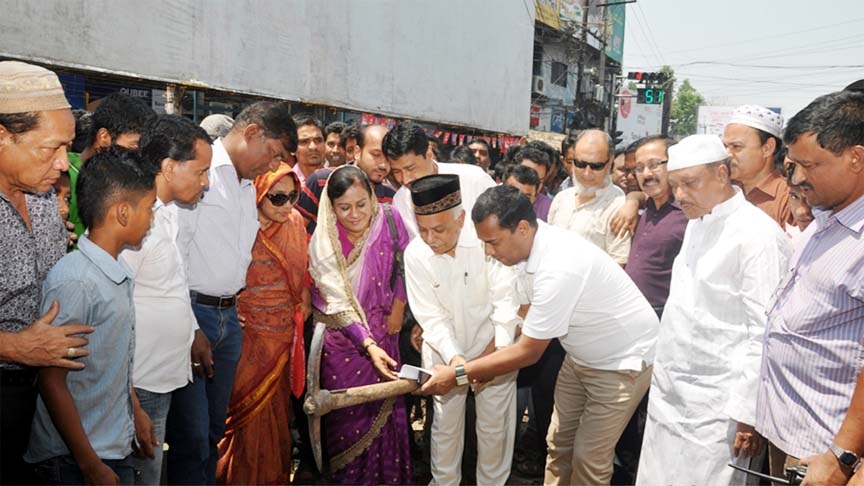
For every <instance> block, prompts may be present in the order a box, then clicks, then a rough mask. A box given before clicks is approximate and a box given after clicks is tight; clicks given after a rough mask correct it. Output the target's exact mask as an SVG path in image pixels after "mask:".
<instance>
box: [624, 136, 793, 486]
mask: <svg viewBox="0 0 864 486" xmlns="http://www.w3.org/2000/svg"><path fill="white" fill-rule="evenodd" d="M728 164H729V163H728V159H727V154H726V151H725V149H724V147H723V144H722V142H721V141H720V139H719V138H718V137H716V136H713V135H693V136H690V137H687V138H685V139H684V140H682V141H681V142H680V143H678V144H677V145H674V146H672V147H670V148H669V162H668V170H669V181H670V184H671V186H672V189H673V192H674V195H675V200H676V201H677V203H678V205H679V206H680V207H681V209H682V210H683V211H684V214H685V215H686V216H687V218H688V219H689V220H690V221H689V223H688V225H687V230H686V231H685V233H684V242H683V244H682V247H681V252H680V253H679V254H678V257H677V258H676V259H675V262H674V264H673V266H672V284H671V288H670V293H669V299H668V301H667V302H666V308H665V310H664V312H663V318H662V321H661V323H660V335H659V337H658V339H657V356H656V358H655V360H654V375H653V378H652V381H651V394H650V399H649V402H648V422H647V424H646V426H645V437H644V439H643V447H642V455H641V459H640V461H639V473H638V477H637V479H636V484H642V485H657V484H664V485H665V484H688V485H689V484H744V483H745V482H747V481H748V478H747V476H746V475H745V474H744V473H741V472H737V471H735V470H734V469H732V468H730V467H728V466H727V464H728V463H729V462H734V463H736V464H737V465H739V466H743V467H748V465H749V462H750V457H751V456H754V455H757V454H759V453H761V452H762V450H763V447H762V446H763V445H764V441H763V440H762V438H761V437H759V435H758V434H757V433H756V432H755V430H754V429H753V424H754V423H755V418H756V417H755V416H756V392H757V387H758V380H759V368H760V364H761V359H762V337H763V333H764V330H765V320H766V316H765V307H766V304H767V303H768V301H769V299H770V297H771V295H772V292H774V289H775V287H776V286H777V283H778V282H779V281H780V277H781V275H782V272H783V269H784V268H785V267H786V261H787V258H788V256H789V254H790V247H789V242H788V238H787V237H786V236H785V235H784V233H783V232H782V230H781V229H780V227H779V226H778V225H777V224H776V223H775V222H774V220H772V219H771V218H770V217H769V216H768V215H766V214H765V213H764V212H762V211H761V210H759V209H758V208H756V206H753V205H752V204H750V203H748V202H747V201H745V200H744V195H743V194H742V193H741V190H740V189H738V188H737V187H734V186H732V184H731V182H730V179H729V165H728Z"/></svg>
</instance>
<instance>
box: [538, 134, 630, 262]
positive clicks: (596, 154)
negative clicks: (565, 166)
mask: <svg viewBox="0 0 864 486" xmlns="http://www.w3.org/2000/svg"><path fill="white" fill-rule="evenodd" d="M575 140H576V143H575V144H574V145H573V160H572V164H573V172H572V174H571V175H572V177H573V179H572V180H573V187H571V188H569V189H566V190H564V191H561V192H559V193H558V194H557V195H556V196H555V199H553V200H552V206H551V207H550V208H549V217H548V221H549V224H551V225H554V226H560V227H562V228H566V229H569V230H573V231H575V232H576V233H579V235H581V236H582V237H583V238H585V239H586V240H588V241H590V242H591V243H594V244H595V245H597V246H598V247H599V248H600V249H602V250H603V251H605V252H606V253H607V254H609V256H611V257H612V259H613V260H615V261H616V262H617V263H618V264H619V265H621V266H622V267H623V266H624V265H626V264H627V257H628V255H629V254H630V234H629V233H625V234H623V235H620V236H615V235H614V234H613V233H612V230H611V228H610V223H611V222H612V217H613V216H614V215H615V212H616V211H618V208H620V207H621V206H622V205H624V191H622V190H621V189H620V188H619V187H618V186H616V185H615V184H612V177H611V176H610V174H609V173H610V170H611V168H612V156H613V150H612V138H611V137H609V135H608V134H607V133H605V132H603V131H602V130H593V129H592V130H584V131H582V132H580V133H579V134H578V135H577V136H576V137H575Z"/></svg>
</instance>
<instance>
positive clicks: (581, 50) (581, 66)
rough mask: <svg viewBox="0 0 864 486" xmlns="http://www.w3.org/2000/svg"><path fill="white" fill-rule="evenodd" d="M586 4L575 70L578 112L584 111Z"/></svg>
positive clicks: (583, 9)
mask: <svg viewBox="0 0 864 486" xmlns="http://www.w3.org/2000/svg"><path fill="white" fill-rule="evenodd" d="M588 3H589V0H585V6H584V7H583V8H582V32H581V35H580V41H579V43H580V45H579V67H578V69H577V70H576V108H577V109H578V110H579V111H583V110H584V109H585V102H584V97H583V94H582V79H583V78H584V76H585V52H586V51H587V50H588V7H589V5H588ZM580 115H581V116H578V118H581V119H584V115H582V114H580ZM568 128H573V127H568ZM576 128H577V129H579V130H581V129H582V128H583V127H582V126H579V127H576Z"/></svg>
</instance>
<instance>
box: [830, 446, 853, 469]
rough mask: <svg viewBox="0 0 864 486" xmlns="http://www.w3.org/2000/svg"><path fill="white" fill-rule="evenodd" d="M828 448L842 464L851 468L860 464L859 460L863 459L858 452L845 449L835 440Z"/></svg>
mask: <svg viewBox="0 0 864 486" xmlns="http://www.w3.org/2000/svg"><path fill="white" fill-rule="evenodd" d="M828 448H829V449H830V450H831V452H832V453H833V454H834V456H835V457H836V458H837V461H838V462H840V465H841V466H844V467H847V468H849V469H852V468H854V467H855V465H856V464H858V461H860V460H861V459H860V458H859V457H858V454H855V453H854V452H852V451H847V450H846V449H843V448H842V447H840V446H838V445H837V444H835V443H833V442H832V443H831V445H830V446H828Z"/></svg>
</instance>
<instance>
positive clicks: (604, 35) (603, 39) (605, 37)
mask: <svg viewBox="0 0 864 486" xmlns="http://www.w3.org/2000/svg"><path fill="white" fill-rule="evenodd" d="M628 3H636V0H626V1H621V2H610V3H599V4H597V7H598V8H602V9H603V13H602V14H601V15H600V18H601V19H602V20H601V23H602V24H603V28H602V30H601V31H600V67H599V68H598V69H597V74H598V77H599V79H600V86H602V91H603V97H602V100H600V101H601V102H604V101H608V102H609V105H610V109H609V110H603V127H604V129H606V130H607V131H612V128H613V125H614V121H613V120H614V116H612V115H611V113H613V110H612V108H614V107H615V103H614V101H612V100H614V99H615V98H614V97H613V96H610V95H611V94H614V93H607V92H606V46H607V45H608V44H609V32H608V24H609V7H612V6H615V5H626V4H628ZM586 21H587V18H586ZM615 84H616V83H615V82H614V81H613V82H612V85H611V89H610V91H612V90H614V89H615ZM607 111H608V112H609V113H610V117H609V120H608V123H607V120H606V113H607Z"/></svg>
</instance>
